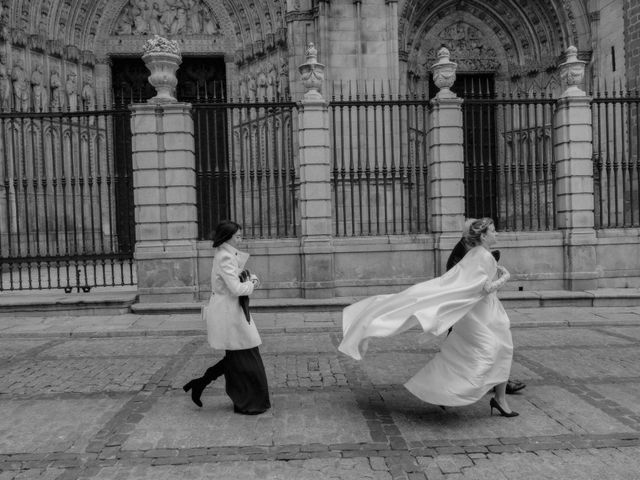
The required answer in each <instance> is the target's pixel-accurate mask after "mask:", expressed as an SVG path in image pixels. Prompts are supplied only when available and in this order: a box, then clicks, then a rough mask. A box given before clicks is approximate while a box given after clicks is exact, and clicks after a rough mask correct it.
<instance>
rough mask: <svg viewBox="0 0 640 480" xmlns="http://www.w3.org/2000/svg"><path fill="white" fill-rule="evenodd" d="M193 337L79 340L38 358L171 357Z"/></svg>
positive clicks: (53, 348)
mask: <svg viewBox="0 0 640 480" xmlns="http://www.w3.org/2000/svg"><path fill="white" fill-rule="evenodd" d="M193 339H194V337H186V336H185V337H159V338H154V337H143V338H135V337H115V338H80V339H72V340H70V341H67V342H65V343H63V344H60V345H56V346H53V347H51V348H48V349H46V350H44V351H42V352H40V353H39V354H38V356H39V357H63V358H64V357H113V356H129V357H131V356H152V357H155V356H161V357H163V356H171V355H176V354H177V353H178V352H179V351H180V349H181V348H182V347H183V346H184V345H185V344H187V343H189V342H190V341H192V340H193Z"/></svg>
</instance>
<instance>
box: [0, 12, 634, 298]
mask: <svg viewBox="0 0 640 480" xmlns="http://www.w3.org/2000/svg"><path fill="white" fill-rule="evenodd" d="M638 18H640V0H613V1H612V0H526V1H525V0H492V1H485V0H437V1H436V0H0V274H1V281H0V291H1V290H13V289H25V288H29V289H38V288H64V289H70V288H72V287H80V286H85V287H87V288H92V287H93V286H114V285H136V284H137V285H138V287H139V291H143V290H144V289H145V288H146V289H148V291H149V292H151V293H152V294H153V295H156V296H157V297H158V298H161V299H162V298H163V297H164V296H165V295H167V294H168V293H167V292H170V291H171V292H174V290H175V292H178V293H176V297H175V298H183V296H186V297H188V298H189V299H191V298H193V297H195V298H201V297H202V298H204V297H206V296H207V295H208V293H209V288H208V285H207V282H208V268H209V265H210V257H211V248H210V242H208V241H207V238H208V236H209V234H210V232H211V229H212V228H213V227H214V226H215V224H216V223H217V222H218V221H219V220H220V219H222V218H237V219H242V221H243V222H245V223H246V226H247V228H246V229H245V232H246V233H247V235H246V237H247V238H250V239H251V240H252V241H253V242H254V243H253V244H252V245H251V246H250V248H254V249H255V251H252V258H253V259H254V261H255V262H256V265H258V268H262V269H263V270H264V271H265V272H266V271H268V276H269V281H268V282H266V283H265V285H264V289H263V292H262V293H263V294H264V295H265V296H269V297H274V298H275V297H292V296H300V295H302V296H311V295H326V296H331V295H338V296H340V295H343V296H345V295H361V294H370V293H378V292H385V291H388V290H389V289H390V288H392V289H393V288H395V289H397V288H402V287H403V286H405V285H407V284H411V283H415V281H417V280H419V279H423V278H425V277H430V276H434V275H438V274H439V273H441V270H442V268H441V267H442V264H443V258H444V256H445V254H446V252H448V250H450V248H451V247H452V246H453V245H454V244H455V242H456V241H457V239H458V238H459V229H460V225H461V224H462V222H463V219H464V217H465V216H467V217H470V216H475V217H480V216H491V217H493V218H496V220H497V225H498V227H499V230H500V231H501V233H502V232H505V237H504V238H505V242H506V243H505V245H506V247H505V248H507V249H512V250H511V252H510V254H508V255H507V258H508V261H509V262H511V263H510V264H509V266H510V267H512V268H513V272H514V278H516V279H517V280H518V281H521V282H522V283H521V284H520V287H522V288H524V287H526V288H527V289H529V288H543V289H544V288H570V289H579V288H587V287H588V288H596V287H598V286H600V287H608V286H631V287H636V286H637V285H640V274H639V273H638V272H640V268H637V266H636V265H635V264H633V265H631V264H629V263H628V262H625V258H640V257H639V256H638V248H640V247H637V233H636V230H635V229H637V228H639V227H640V187H639V186H638V185H640V180H639V179H640V141H638V140H637V138H636V137H640V127H639V125H640V121H639V120H638V119H639V118H640V102H637V101H636V100H635V97H637V90H636V89H637V88H638V87H639V85H638V79H639V78H640V21H638ZM156 35H158V36H160V37H163V38H165V39H168V40H169V41H170V43H171V44H172V45H173V42H175V45H177V47H176V50H178V51H179V52H180V54H181V58H180V66H179V69H178V71H177V89H176V92H175V96H176V105H177V106H176V105H174V106H167V107H166V109H165V110H166V111H164V110H162V108H160V107H158V108H157V109H156V107H155V106H154V104H153V103H146V102H147V100H149V99H150V98H151V97H152V96H153V95H154V94H155V92H154V89H153V87H151V85H150V84H149V70H148V69H147V67H146V66H145V63H144V62H143V59H142V54H143V51H144V47H145V45H146V44H147V43H148V41H149V40H150V39H152V38H155V36H156ZM443 52H444V53H443ZM441 61H444V62H445V63H446V64H447V65H449V66H452V65H454V64H455V68H454V69H453V71H455V78H456V80H455V83H453V85H452V86H451V90H452V91H453V93H454V94H455V95H450V93H451V92H450V91H448V88H449V87H448V86H447V87H446V90H447V92H448V93H446V92H445V93H446V94H445V95H444V96H442V95H438V96H436V93H438V89H441V88H442V85H438V84H437V83H436V81H435V80H434V78H433V77H434V71H435V70H436V69H437V68H435V67H434V66H435V64H436V62H441ZM309 62H312V63H313V64H314V65H315V64H319V65H321V66H322V67H321V68H320V67H318V70H313V71H322V72H323V74H322V75H320V76H319V77H318V78H320V80H319V81H321V82H322V85H321V89H320V90H321V92H322V95H323V96H321V97H320V99H319V100H318V99H317V98H315V100H313V98H311V100H310V97H309V96H308V94H309V92H308V91H307V90H306V89H307V88H308V87H307V86H305V79H304V78H303V77H304V75H303V74H301V72H302V71H303V67H304V65H306V66H307V68H308V69H309V68H312V67H310V66H309V65H310V64H309ZM567 64H569V65H567ZM563 65H564V67H567V66H568V67H569V69H567V68H563ZM573 66H575V67H576V68H577V70H576V71H579V75H578V76H579V77H580V78H579V82H578V81H576V82H575V83H571V82H572V81H573V80H571V79H568V74H566V72H567V71H568V70H570V69H571V68H572V67H573ZM313 68H314V69H315V66H314V67H313ZM563 71H564V72H565V74H563V73H562V72H563ZM583 71H584V77H583V75H582V72H583ZM438 75H441V74H438ZM307 80H308V79H307ZM439 80H442V79H439ZM452 82H453V80H452ZM578 83H579V85H578ZM568 85H570V86H571V89H570V90H567V86H568ZM315 88H316V87H314V89H315ZM580 88H583V89H584V91H583V90H581V89H580ZM314 91H315V90H314ZM567 91H569V92H570V93H569V94H567ZM571 92H573V93H571ZM585 92H586V93H585ZM634 92H636V93H634ZM316 93H317V92H316ZM577 93H579V95H578V96H579V97H580V98H570V99H566V98H563V97H567V96H569V97H573V96H575V95H574V94H577ZM478 95H480V97H484V100H488V99H491V101H492V102H493V103H492V104H491V105H488V104H487V103H484V104H483V103H482V101H483V100H482V98H481V99H480V100H479V102H476V103H475V104H474V103H473V100H474V98H475V99H476V100H478ZM434 96H436V98H435V99H434V100H430V99H432V98H434ZM312 97H313V95H312ZM622 97H624V106H620V105H619V104H622V103H623V102H622V101H619V100H620V99H621V98H622ZM538 100H540V101H539V102H538ZM314 102H316V103H314ZM367 102H368V103H367ZM403 102H404V103H403ZM130 105H134V107H132V108H128V106H130ZM514 105H515V106H514ZM616 105H618V106H616ZM163 108H164V107H163ZM154 109H155V110H154ZM616 109H617V110H616ZM91 112H93V113H91ZM166 112H172V113H171V114H169V113H166ZM567 112H571V115H569V113H567ZM573 112H579V114H574V113H573ZM172 115H173V116H172ZM169 117H171V118H173V120H172V121H173V122H174V124H171V125H169V124H168V123H167V124H165V123H163V122H165V120H166V119H167V118H169ZM142 119H144V121H143V120H142ZM585 119H586V120H585ZM583 120H584V121H583ZM166 121H167V122H168V120H166ZM136 122H137V123H136ZM145 122H147V123H145ZM447 122H448V123H447ZM581 122H582V123H581ZM169 123H170V122H169ZM623 124H624V126H622V125H623ZM158 125H164V126H163V127H162V128H160V127H159V126H158ZM156 126H158V127H157V128H156ZM141 128H142V130H140V129H141ZM145 129H146V130H145ZM172 129H173V130H172ZM361 129H362V130H361ZM575 131H579V132H580V139H581V141H582V142H583V143H580V144H579V145H578V144H577V143H576V141H575V139H574V136H573V135H574V132H575ZM176 132H179V133H180V135H178V136H176V135H174V134H175V133H176ZM635 132H637V133H638V134H637V135H635ZM609 133H610V134H611V135H609ZM175 138H180V141H175ZM165 139H166V140H167V142H168V143H165ZM171 139H173V143H174V144H176V145H169V143H171V141H172V140H171ZM149 142H151V143H153V145H152V146H151V147H149V148H150V149H149V150H145V149H147V147H148V146H149V145H151V143H149ZM178 144H179V145H178ZM168 147H171V148H173V149H174V150H175V151H174V150H171V154H168V153H167V152H168V151H169V148H168ZM174 147H175V148H174ZM452 152H453V153H452ZM567 152H568V153H567ZM165 157H166V158H167V159H168V160H167V161H166V162H165ZM141 159H142V160H141ZM150 159H153V160H150ZM145 162H147V163H145ZM180 162H182V164H180ZM314 162H317V163H314ZM159 165H161V166H162V168H160V167H159ZM576 165H577V166H578V167H579V168H578V167H576ZM156 168H157V169H158V171H156V170H154V169H156ZM145 169H147V170H149V171H146V170H145ZM151 170H153V171H151ZM153 175H156V177H157V178H156V180H158V182H157V185H151V184H150V183H149V182H151V180H150V179H151V178H152V177H153ZM576 175H577V176H578V177H580V178H574V177H575V176H576ZM171 182H173V183H175V184H172V183H171ZM152 187H153V188H152ZM171 188H174V190H170V189H171ZM168 192H169V193H168ZM185 199H186V200H185ZM567 199H569V200H567ZM574 200H575V201H574ZM172 202H174V203H175V205H174V204H172ZM594 205H595V206H594ZM174 206H175V208H174ZM134 211H135V215H134ZM574 220H575V222H574ZM172 222H174V223H175V224H173V223H172ZM174 227H175V228H174ZM249 227H251V228H250V229H249ZM171 235H175V236H176V237H175V239H174V240H175V242H176V243H175V246H176V248H178V250H179V252H178V253H176V258H169V259H160V260H159V258H160V257H162V255H165V254H166V253H167V252H166V251H165V250H166V249H165V250H162V251H161V252H157V251H155V250H154V248H156V247H157V246H158V245H164V247H166V245H167V238H173V237H171ZM149 238H152V240H153V241H147V243H145V241H146V240H145V239H147V240H148V239H149ZM531 242H533V243H531ZM536 242H537V243H536ZM169 243H170V242H169ZM532 244H535V245H537V246H538V250H539V251H543V250H544V252H545V253H544V254H541V255H542V256H543V257H544V259H543V260H540V258H537V259H535V260H538V261H537V262H534V260H532V259H530V255H526V254H525V255H522V254H520V253H518V252H519V250H518V249H523V250H522V251H527V249H529V248H530V247H531V245H532ZM614 244H615V245H616V247H615V248H616V252H618V255H610V254H609V252H610V251H611V248H612V247H611V245H614ZM623 244H624V246H622V245H623ZM145 245H146V246H145ZM185 245H187V246H188V248H187V247H186V246H185ZM542 246H543V247H544V248H542ZM143 247H144V248H143ZM164 247H163V248H164ZM145 248H146V250H145ZM180 249H183V250H180ZM185 249H186V250H185ZM169 250H170V249H169ZM425 251H426V252H428V255H422V254H421V253H420V254H416V252H425ZM522 251H520V252H522ZM572 252H573V253H572ZM584 252H587V253H584ZM145 255H146V257H145ZM154 255H159V256H158V257H157V258H156V256H154ZM185 258H187V259H189V261H188V262H186V263H188V264H189V266H188V268H186V267H185V269H184V270H182V269H181V268H182V267H180V266H179V265H182V263H180V262H182V260H179V259H185ZM415 258H420V260H421V262H422V263H420V262H415V261H414V259H415ZM194 259H196V260H194ZM372 259H375V261H371V260H372ZM145 262H146V263H145ZM183 263H184V262H183ZM186 263H185V264H186ZM196 263H197V265H196ZM636 263H637V262H636ZM176 265H178V267H176ZM136 268H137V270H136ZM52 272H53V273H52ZM176 272H177V273H176ZM583 279H586V280H585V281H584V282H583V281H582V280H583ZM162 282H164V283H162ZM585 285H586V286H585ZM520 287H519V285H518V284H517V283H513V288H520ZM171 289H174V290H171ZM181 289H182V290H181ZM175 292H174V293H175ZM185 292H186V293H185ZM318 292H321V293H318ZM186 297H185V298H186Z"/></svg>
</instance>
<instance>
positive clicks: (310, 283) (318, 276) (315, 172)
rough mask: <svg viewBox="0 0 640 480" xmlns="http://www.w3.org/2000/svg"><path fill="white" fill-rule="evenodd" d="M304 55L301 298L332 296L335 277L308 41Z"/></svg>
mask: <svg viewBox="0 0 640 480" xmlns="http://www.w3.org/2000/svg"><path fill="white" fill-rule="evenodd" d="M306 55H307V63H304V64H303V65H301V66H300V67H299V68H298V69H299V71H300V74H301V78H302V84H303V86H304V88H305V91H306V93H305V94H304V96H303V99H302V102H301V108H300V111H299V114H298V121H299V126H298V135H299V143H300V150H299V152H300V220H301V233H302V236H301V250H302V294H303V296H304V297H305V298H332V297H333V291H334V285H335V282H334V264H333V245H332V241H331V239H332V226H331V177H330V168H331V152H330V137H329V112H328V107H327V103H326V101H325V100H324V98H323V97H322V94H321V93H320V89H321V87H322V83H323V80H324V68H325V67H324V65H322V64H320V63H317V50H316V49H315V47H314V46H313V44H312V43H311V44H309V47H308V48H307V52H306Z"/></svg>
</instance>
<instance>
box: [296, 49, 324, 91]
mask: <svg viewBox="0 0 640 480" xmlns="http://www.w3.org/2000/svg"><path fill="white" fill-rule="evenodd" d="M306 55H307V62H306V63H303V64H302V65H300V66H299V67H298V71H299V72H300V78H301V79H302V85H304V88H305V90H306V92H305V94H304V98H305V100H321V99H322V94H321V93H320V91H321V90H322V82H323V81H324V69H325V66H324V65H323V64H321V63H318V50H316V48H315V47H314V45H313V43H309V46H308V47H307V51H306Z"/></svg>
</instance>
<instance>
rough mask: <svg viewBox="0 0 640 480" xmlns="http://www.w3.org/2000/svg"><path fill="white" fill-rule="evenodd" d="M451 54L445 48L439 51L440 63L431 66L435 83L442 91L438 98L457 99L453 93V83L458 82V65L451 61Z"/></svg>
mask: <svg viewBox="0 0 640 480" xmlns="http://www.w3.org/2000/svg"><path fill="white" fill-rule="evenodd" d="M449 57H450V53H449V50H447V49H446V48H445V47H442V48H441V49H440V50H438V61H437V62H436V63H434V64H433V65H432V66H431V71H432V72H433V83H435V84H436V87H438V88H439V89H440V91H439V92H438V93H437V95H436V98H455V97H456V94H455V93H453V92H452V91H451V87H452V86H453V82H455V81H456V68H457V67H458V64H457V63H455V62H452V61H451V60H449Z"/></svg>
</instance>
